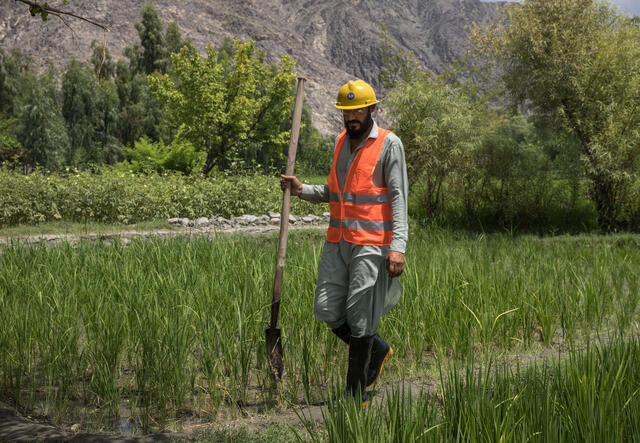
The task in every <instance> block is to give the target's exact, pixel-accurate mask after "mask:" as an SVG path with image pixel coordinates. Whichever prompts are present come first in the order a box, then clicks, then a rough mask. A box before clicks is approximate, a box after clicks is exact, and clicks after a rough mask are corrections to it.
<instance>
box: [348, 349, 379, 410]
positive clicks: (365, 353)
mask: <svg viewBox="0 0 640 443" xmlns="http://www.w3.org/2000/svg"><path fill="white" fill-rule="evenodd" d="M372 346H373V337H361V338H357V337H351V341H350V343H349V369H348V370H347V395H351V396H352V397H354V398H356V399H358V400H362V406H365V405H366V404H367V396H366V392H365V390H364V388H365V387H366V385H367V369H368V367H369V360H370V358H371V347H372Z"/></svg>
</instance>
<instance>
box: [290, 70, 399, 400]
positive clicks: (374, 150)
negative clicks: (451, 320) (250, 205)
mask: <svg viewBox="0 0 640 443" xmlns="http://www.w3.org/2000/svg"><path fill="white" fill-rule="evenodd" d="M376 103H378V100H377V99H376V95H375V92H374V91H373V89H372V88H371V86H369V85H368V84H367V83H365V82H364V81H362V80H357V81H352V82H349V83H347V84H346V85H344V86H343V87H342V88H341V89H340V92H339V93H338V101H337V103H336V108H338V109H340V110H342V114H343V117H344V125H345V130H344V131H343V132H342V133H341V134H340V135H339V136H338V138H337V139H336V146H335V151H334V157H333V165H332V167H331V173H330V174H329V176H328V177H327V185H318V186H310V185H303V184H302V183H301V182H300V181H299V180H298V179H297V178H296V177H294V176H285V175H282V176H281V186H282V188H283V189H285V188H286V185H287V182H290V183H291V194H292V195H297V196H299V197H300V198H302V199H304V200H308V201H311V202H329V206H330V211H331V218H330V222H329V230H328V233H327V241H326V242H325V244H324V247H323V249H322V256H321V259H320V265H319V269H318V282H317V286H316V294H315V299H314V313H315V318H316V320H319V321H324V322H326V323H327V324H328V326H329V327H330V328H331V330H332V331H333V333H334V334H335V335H337V336H338V337H339V338H340V339H341V340H342V341H344V342H345V343H347V344H348V345H349V369H348V371H347V393H348V394H350V395H352V396H354V397H355V398H358V399H362V401H363V404H366V401H367V394H366V392H365V387H367V386H370V385H371V384H373V383H374V382H375V381H376V380H377V379H378V377H379V375H380V373H381V372H382V367H383V364H384V362H385V361H386V360H387V359H388V358H389V357H390V356H391V353H392V352H393V351H392V349H391V346H389V344H388V343H386V342H385V341H384V340H383V339H382V338H381V337H380V336H379V335H378V334H377V333H376V331H377V329H378V325H379V323H380V317H381V316H382V315H384V314H386V313H387V312H388V311H389V310H390V309H391V308H393V306H395V304H396V303H397V302H398V299H399V296H400V292H401V288H400V285H399V283H398V280H397V278H396V277H398V276H400V274H402V271H403V269H404V252H405V246H406V242H407V238H408V226H407V192H408V191H407V190H408V185H407V170H406V164H405V158H404V148H403V146H402V142H401V141H400V139H399V138H398V137H397V136H396V135H395V134H393V133H392V132H390V131H387V130H385V129H381V128H379V127H378V125H377V124H376V123H375V121H373V118H372V116H371V115H372V113H373V112H374V111H375V109H376Z"/></svg>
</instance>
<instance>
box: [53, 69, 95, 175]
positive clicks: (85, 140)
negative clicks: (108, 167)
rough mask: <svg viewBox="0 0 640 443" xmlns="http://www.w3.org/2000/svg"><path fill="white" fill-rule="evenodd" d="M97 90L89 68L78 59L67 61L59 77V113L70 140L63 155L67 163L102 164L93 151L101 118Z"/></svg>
mask: <svg viewBox="0 0 640 443" xmlns="http://www.w3.org/2000/svg"><path fill="white" fill-rule="evenodd" d="M97 89H98V82H97V79H96V78H95V76H94V74H93V72H92V71H91V70H89V69H88V68H87V67H86V66H84V65H83V64H82V63H80V62H79V61H77V60H72V61H71V62H69V64H68V65H67V67H66V69H65V72H64V75H63V77H62V116H63V117H64V120H65V123H66V126H67V133H68V134H69V141H70V149H69V151H68V152H67V154H66V156H65V162H66V164H67V165H73V166H79V165H81V164H85V163H87V162H95V163H101V161H99V160H101V159H98V158H96V157H97V155H96V153H95V152H93V151H94V148H95V143H96V138H97V137H96V127H97V126H98V124H99V123H98V121H99V118H100V115H99V111H98V106H97V100H96V98H97V97H96V90H97Z"/></svg>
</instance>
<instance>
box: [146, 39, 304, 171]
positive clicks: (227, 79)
mask: <svg viewBox="0 0 640 443" xmlns="http://www.w3.org/2000/svg"><path fill="white" fill-rule="evenodd" d="M171 62H172V68H171V74H172V75H171V76H169V75H155V76H149V77H148V79H149V83H150V85H151V90H152V92H153V94H155V96H157V97H158V98H159V99H160V100H162V101H163V102H164V103H165V104H166V105H167V112H168V115H169V120H170V122H171V124H172V125H173V126H174V128H178V127H181V128H182V131H183V134H184V136H185V138H186V139H187V140H189V141H190V142H191V143H192V144H193V146H194V147H195V148H196V149H198V150H201V151H204V152H206V160H205V164H204V167H203V173H204V174H208V173H209V171H211V169H212V168H213V167H214V166H218V168H220V169H224V168H225V167H228V166H229V165H230V164H231V162H232V161H233V160H235V159H238V158H243V155H242V154H243V151H244V150H246V149H252V148H253V147H255V146H258V147H259V149H260V151H261V152H262V154H263V155H264V156H267V155H268V156H273V157H281V156H282V146H283V145H284V144H286V143H287V140H288V136H289V131H283V130H282V129H281V128H280V123H281V122H282V121H283V120H284V119H290V109H291V103H292V101H293V96H292V94H291V89H292V87H293V84H294V82H295V78H296V77H295V74H293V73H292V70H293V66H294V61H293V60H291V59H290V58H288V57H286V56H282V57H281V61H280V66H270V65H268V64H266V63H265V61H264V53H263V52H262V51H259V50H256V48H255V43H254V42H253V41H248V42H244V43H243V42H235V43H234V55H233V59H232V60H229V58H228V55H227V53H226V52H225V51H219V50H216V49H215V48H214V47H213V46H212V45H209V46H208V47H207V56H206V57H201V56H200V54H198V52H197V51H196V50H195V49H194V48H193V47H183V48H182V49H181V50H180V52H179V53H178V54H174V55H172V56H171Z"/></svg>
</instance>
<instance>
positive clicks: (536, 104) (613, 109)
mask: <svg viewBox="0 0 640 443" xmlns="http://www.w3.org/2000/svg"><path fill="white" fill-rule="evenodd" d="M473 36H474V40H475V42H476V44H477V47H478V48H479V50H480V51H481V53H482V54H484V55H486V56H487V57H489V59H493V60H495V63H496V68H497V71H496V72H498V73H501V75H502V79H503V81H504V84H505V86H506V89H507V91H509V93H510V96H511V97H512V99H513V101H514V103H515V104H518V105H521V106H524V107H526V108H528V110H529V112H531V113H533V114H535V115H538V116H546V117H547V118H549V119H553V120H554V121H555V122H556V124H557V125H560V126H562V127H565V128H567V129H568V130H569V131H571V133H573V134H574V135H575V137H576V138H577V139H578V140H579V143H580V146H581V153H582V157H583V159H584V164H585V167H586V172H587V174H588V177H589V178H590V180H591V183H592V186H591V196H592V199H593V201H594V203H595V206H596V209H597V212H598V223H599V225H600V227H601V228H603V229H606V230H610V229H614V228H616V227H620V226H622V225H624V224H625V219H627V220H628V219H629V218H628V214H626V213H625V212H626V210H625V203H624V202H625V198H630V197H631V198H635V197H633V196H631V195H630V194H629V189H630V188H631V187H633V184H634V182H637V181H638V170H639V169H640V168H639V165H638V162H639V155H640V152H639V151H640V150H639V149H638V147H639V146H640V131H638V128H639V127H640V112H638V110H639V108H640V29H639V28H638V26H637V25H635V24H633V23H632V21H631V20H630V19H629V18H627V17H624V16H621V15H619V14H618V13H617V12H616V10H614V9H611V8H610V6H609V5H608V4H607V3H604V2H599V1H597V0H562V1H554V2H550V1H547V0H525V2H524V3H523V4H510V5H508V6H507V7H506V8H505V14H504V15H502V16H500V17H499V18H497V19H496V20H494V21H493V22H491V23H490V24H488V25H485V26H483V27H478V28H476V29H475V30H474V31H473Z"/></svg>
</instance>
